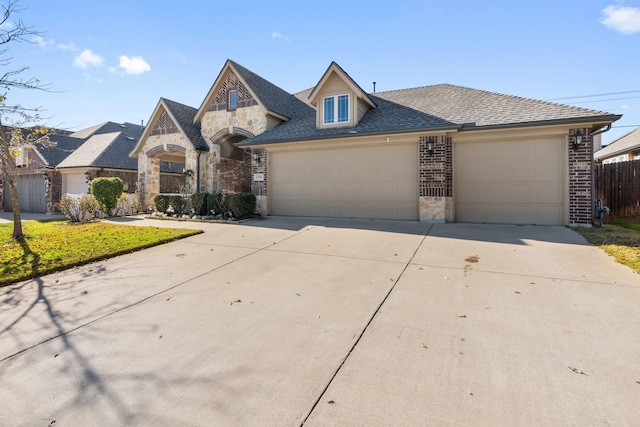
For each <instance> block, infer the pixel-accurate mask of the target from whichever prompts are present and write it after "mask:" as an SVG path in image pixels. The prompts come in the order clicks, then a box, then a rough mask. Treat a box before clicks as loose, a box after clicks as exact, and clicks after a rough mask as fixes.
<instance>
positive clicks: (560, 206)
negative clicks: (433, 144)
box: [454, 138, 566, 225]
mask: <svg viewBox="0 0 640 427" xmlns="http://www.w3.org/2000/svg"><path fill="white" fill-rule="evenodd" d="M564 148H565V144H564V140H563V139H562V138H553V139H536V140H529V141H505V142H462V143H456V144H455V151H454V186H455V187H454V196H455V212H456V213H455V215H456V221H457V222H482V223H501V224H540V225H562V224H564V215H563V213H564V188H565V185H566V184H565V181H566V180H565V175H566V173H565V167H564V164H565V154H564Z"/></svg>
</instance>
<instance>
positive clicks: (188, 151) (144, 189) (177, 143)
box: [138, 133, 198, 206]
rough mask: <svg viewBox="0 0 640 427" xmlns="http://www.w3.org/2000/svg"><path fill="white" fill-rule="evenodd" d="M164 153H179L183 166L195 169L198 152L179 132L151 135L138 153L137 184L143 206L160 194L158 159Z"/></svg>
mask: <svg viewBox="0 0 640 427" xmlns="http://www.w3.org/2000/svg"><path fill="white" fill-rule="evenodd" d="M164 153H181V154H184V156H185V160H184V163H185V168H186V169H191V170H193V171H196V170H197V161H198V152H197V151H196V150H195V149H194V148H193V145H192V144H191V142H190V141H188V140H187V138H186V137H185V136H184V135H182V134H181V133H171V134H162V135H152V136H149V138H147V140H146V141H145V144H144V146H143V147H142V149H141V150H140V152H139V153H138V186H139V191H140V194H142V195H144V197H143V203H144V206H152V205H153V198H154V197H155V196H156V195H158V194H160V160H161V157H162V155H163V154H164Z"/></svg>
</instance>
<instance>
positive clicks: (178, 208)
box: [169, 196, 187, 216]
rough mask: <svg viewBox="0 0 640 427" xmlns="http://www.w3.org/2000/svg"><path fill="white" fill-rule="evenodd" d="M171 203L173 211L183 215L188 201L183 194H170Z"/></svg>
mask: <svg viewBox="0 0 640 427" xmlns="http://www.w3.org/2000/svg"><path fill="white" fill-rule="evenodd" d="M169 204H170V205H171V207H172V208H173V213H175V214H176V215H178V216H182V214H184V212H185V210H186V209H187V203H186V201H185V199H184V197H182V196H169Z"/></svg>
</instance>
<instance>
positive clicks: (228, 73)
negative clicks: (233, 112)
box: [193, 59, 293, 122]
mask: <svg viewBox="0 0 640 427" xmlns="http://www.w3.org/2000/svg"><path fill="white" fill-rule="evenodd" d="M232 88H233V89H235V90H238V92H239V106H238V107H239V108H242V107H243V106H245V107H246V106H251V105H260V106H261V107H263V108H264V109H265V110H266V111H267V113H269V114H271V115H273V116H275V117H278V118H279V119H281V120H288V119H289V118H290V117H291V115H292V111H291V98H293V95H291V94H289V93H288V92H286V91H284V90H283V89H280V88H279V87H278V86H276V85H274V84H273V83H271V82H269V81H267V80H265V79H263V78H262V77H260V76H259V75H257V74H255V73H254V72H252V71H250V70H248V69H246V68H244V67H243V66H241V65H240V64H238V63H236V62H234V61H232V60H230V59H228V60H227V62H226V63H225V65H224V66H223V67H222V70H221V71H220V73H219V74H218V77H217V78H216V80H215V81H214V83H213V85H212V86H211V89H209V92H208V93H207V96H205V98H204V100H203V101H202V104H201V105H200V108H199V109H198V111H197V113H196V114H195V117H194V119H193V120H194V122H200V121H201V120H202V117H203V116H204V114H205V113H206V112H207V111H212V110H217V109H224V108H226V104H227V96H228V95H227V94H228V90H231V89H232ZM242 101H244V105H243V104H242ZM220 106H222V107H220Z"/></svg>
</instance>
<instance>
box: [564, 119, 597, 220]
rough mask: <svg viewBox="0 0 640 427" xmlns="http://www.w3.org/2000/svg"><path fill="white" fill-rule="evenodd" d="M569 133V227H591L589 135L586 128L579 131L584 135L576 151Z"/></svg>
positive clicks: (571, 131) (572, 130)
mask: <svg viewBox="0 0 640 427" xmlns="http://www.w3.org/2000/svg"><path fill="white" fill-rule="evenodd" d="M576 130H578V129H571V130H570V131H569V135H570V136H569V138H567V149H568V150H569V225H570V226H591V224H592V218H593V211H592V210H593V206H591V179H592V176H593V170H592V168H591V156H592V153H591V135H590V131H589V129H587V128H581V129H579V130H580V132H582V134H583V135H584V137H583V139H582V144H581V145H580V147H579V148H578V149H577V150H574V149H573V147H572V140H573V137H572V136H571V135H573V133H574V132H575V131H576Z"/></svg>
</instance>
